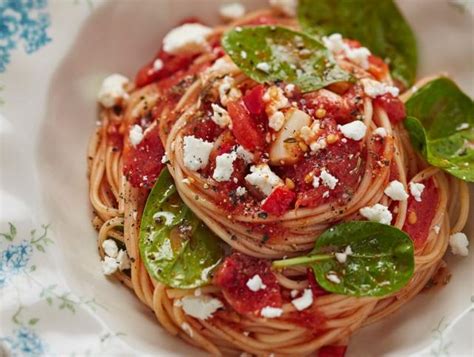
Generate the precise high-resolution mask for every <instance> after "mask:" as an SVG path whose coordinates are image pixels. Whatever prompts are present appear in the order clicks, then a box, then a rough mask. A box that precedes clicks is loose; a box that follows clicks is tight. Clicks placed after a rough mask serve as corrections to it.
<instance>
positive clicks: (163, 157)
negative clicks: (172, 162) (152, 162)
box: [161, 154, 169, 164]
mask: <svg viewBox="0 0 474 357" xmlns="http://www.w3.org/2000/svg"><path fill="white" fill-rule="evenodd" d="M168 162H169V159H168V156H167V155H166V154H164V155H163V156H162V158H161V163H162V164H166V163H168Z"/></svg>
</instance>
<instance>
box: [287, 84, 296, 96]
mask: <svg viewBox="0 0 474 357" xmlns="http://www.w3.org/2000/svg"><path fill="white" fill-rule="evenodd" d="M294 91H295V85H294V84H292V83H290V84H287V85H286V86H285V94H286V95H287V96H288V97H292V96H293V93H294Z"/></svg>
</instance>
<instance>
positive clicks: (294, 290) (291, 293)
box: [290, 289, 299, 298]
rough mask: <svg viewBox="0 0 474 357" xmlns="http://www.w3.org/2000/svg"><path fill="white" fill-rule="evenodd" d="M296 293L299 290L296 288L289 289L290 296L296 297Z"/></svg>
mask: <svg viewBox="0 0 474 357" xmlns="http://www.w3.org/2000/svg"><path fill="white" fill-rule="evenodd" d="M298 294H299V291H298V290H296V289H293V290H291V291H290V296H291V297H292V298H295V297H297V296H298Z"/></svg>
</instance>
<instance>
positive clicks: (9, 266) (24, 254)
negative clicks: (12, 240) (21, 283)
mask: <svg viewBox="0 0 474 357" xmlns="http://www.w3.org/2000/svg"><path fill="white" fill-rule="evenodd" d="M32 252H33V248H32V247H31V244H30V243H29V242H27V241H26V240H24V241H22V242H21V243H20V244H18V245H14V244H11V245H9V246H8V247H7V249H6V250H4V251H3V252H2V256H1V257H0V288H1V287H3V286H4V285H5V284H6V282H7V281H8V280H9V278H11V277H12V276H14V275H16V274H18V273H20V272H22V270H23V269H24V268H25V267H26V266H27V265H28V262H29V261H30V258H31V253H32Z"/></svg>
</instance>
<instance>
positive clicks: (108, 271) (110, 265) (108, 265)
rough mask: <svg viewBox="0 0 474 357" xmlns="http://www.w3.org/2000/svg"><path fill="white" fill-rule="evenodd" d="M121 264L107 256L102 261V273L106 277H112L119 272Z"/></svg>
mask: <svg viewBox="0 0 474 357" xmlns="http://www.w3.org/2000/svg"><path fill="white" fill-rule="evenodd" d="M118 267H119V263H118V262H117V260H116V259H115V258H112V257H108V256H105V257H104V260H103V261H102V271H103V272H104V274H105V275H112V274H113V273H115V272H116V271H117V269H118Z"/></svg>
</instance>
